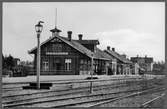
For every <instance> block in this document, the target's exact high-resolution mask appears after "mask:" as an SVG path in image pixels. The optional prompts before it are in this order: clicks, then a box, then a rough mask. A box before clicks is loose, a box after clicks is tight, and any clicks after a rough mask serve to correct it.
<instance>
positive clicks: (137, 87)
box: [19, 85, 146, 107]
mask: <svg viewBox="0 0 167 109" xmlns="http://www.w3.org/2000/svg"><path fill="white" fill-rule="evenodd" d="M145 87H146V86H145V85H141V86H137V85H134V86H130V87H121V88H114V89H113V88H110V89H106V90H104V89H102V90H100V91H94V92H93V94H100V93H108V92H118V91H126V90H133V89H143V88H145ZM129 93H130V92H129ZM88 94H89V93H80V94H71V95H66V96H59V97H58V98H65V97H74V96H81V95H88ZM117 95H120V94H111V95H105V96H96V97H86V98H85V97H84V98H77V99H72V100H71V99H69V100H64V101H56V102H49V103H41V104H34V105H30V106H28V107H48V106H53V105H55V104H56V105H60V104H66V103H73V102H76V101H85V100H95V99H100V98H107V97H114V96H117ZM121 95H125V94H121ZM55 98H57V97H49V98H44V99H36V100H33V101H42V100H52V99H55ZM19 103H20V102H19ZM85 106H86V105H85ZM22 107H24V106H22ZM26 107H27V106H26Z"/></svg>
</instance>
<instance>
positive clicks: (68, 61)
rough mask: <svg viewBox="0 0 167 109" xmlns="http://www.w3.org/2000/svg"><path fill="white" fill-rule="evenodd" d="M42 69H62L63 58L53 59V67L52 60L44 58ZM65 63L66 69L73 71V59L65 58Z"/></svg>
mask: <svg viewBox="0 0 167 109" xmlns="http://www.w3.org/2000/svg"><path fill="white" fill-rule="evenodd" d="M41 63H42V70H62V69H61V66H62V62H61V59H53V64H52V65H53V66H52V68H51V67H50V66H51V65H50V63H51V62H50V61H49V59H42V62H41ZM64 63H65V69H64V70H65V71H71V63H72V59H65V60H64Z"/></svg>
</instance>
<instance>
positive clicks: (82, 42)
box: [76, 40, 100, 45]
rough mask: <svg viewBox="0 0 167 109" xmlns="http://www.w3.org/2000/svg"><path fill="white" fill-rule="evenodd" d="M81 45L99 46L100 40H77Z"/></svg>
mask: <svg viewBox="0 0 167 109" xmlns="http://www.w3.org/2000/svg"><path fill="white" fill-rule="evenodd" d="M76 41H77V42H78V43H80V44H93V45H99V44H100V42H99V40H76Z"/></svg>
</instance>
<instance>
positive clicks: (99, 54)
mask: <svg viewBox="0 0 167 109" xmlns="http://www.w3.org/2000/svg"><path fill="white" fill-rule="evenodd" d="M54 38H59V39H60V40H62V41H63V42H65V43H66V44H68V45H69V46H71V47H73V48H74V49H76V50H77V51H79V52H81V53H82V54H85V55H87V56H88V57H90V58H91V51H90V50H89V49H87V48H86V47H84V46H83V45H81V44H80V43H79V42H78V41H76V40H73V39H72V40H71V41H69V39H68V38H66V37H63V36H58V35H55V36H53V37H51V38H49V39H47V40H46V41H44V42H42V43H41V46H42V45H44V44H46V43H47V42H49V41H51V40H53V39H54ZM36 49H37V47H34V48H33V49H31V50H30V51H29V52H28V53H29V54H31V53H33V51H35V50H36ZM94 58H95V59H103V60H111V57H110V56H109V55H108V54H106V53H105V52H103V51H102V50H100V49H99V48H96V52H95V54H94Z"/></svg>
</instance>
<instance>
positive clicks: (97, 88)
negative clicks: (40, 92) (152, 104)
mask: <svg viewBox="0 0 167 109" xmlns="http://www.w3.org/2000/svg"><path fill="white" fill-rule="evenodd" d="M130 83H131V82H130ZM143 83H145V81H144V82H139V83H138V84H143ZM135 84H136V83H135ZM128 85H133V84H132V83H131V84H129V83H128V84H124V85H122V84H120V85H116V86H115V87H123V86H128ZM136 85H137V84H136ZM112 87H114V86H110V87H109V86H108V87H106V86H103V88H102V87H96V88H94V91H95V90H101V89H108V88H112ZM70 90H72V89H70ZM74 90H76V89H74ZM66 91H67V90H66ZM83 92H85V93H86V92H89V88H88V89H87V90H85V91H83V90H80V91H75V92H65V93H64V94H63V93H61V94H55V95H50V96H42V97H36V98H30V99H24V100H15V101H7V102H2V104H9V105H5V106H4V107H13V106H20V105H28V104H29V105H30V104H34V103H42V102H49V101H50V102H51V101H54V100H55V99H54V100H47V101H46V100H44V101H41V102H39V101H38V102H34V103H33V102H29V103H27V104H24V103H20V104H14V103H16V102H21V101H26V100H29V101H30V100H33V99H40V98H48V97H53V96H63V95H68V94H76V93H83ZM126 92H128V91H126ZM129 92H130V91H129ZM46 93H48V91H47V92H46ZM118 93H120V92H118ZM122 93H123V92H122ZM110 94H111V93H110ZM113 94H114V93H113ZM115 94H116V93H115ZM28 95H29V94H28ZM99 95H100V94H99ZM101 95H105V94H101ZM17 96H24V94H23V95H17ZM89 96H90V95H89ZM92 96H93V95H92ZM95 96H97V95H95ZM6 97H13V96H6ZM85 97H86V96H85ZM76 98H77V97H76ZM78 98H81V97H78ZM68 99H70V98H68ZM71 99H74V98H71ZM58 100H61V99H58ZM62 100H65V98H64V99H62ZM12 103H13V104H12Z"/></svg>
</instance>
